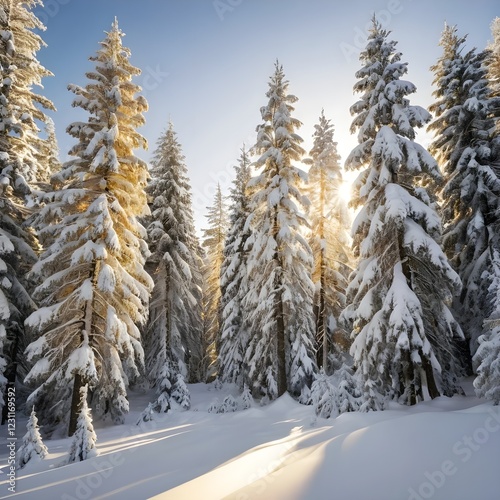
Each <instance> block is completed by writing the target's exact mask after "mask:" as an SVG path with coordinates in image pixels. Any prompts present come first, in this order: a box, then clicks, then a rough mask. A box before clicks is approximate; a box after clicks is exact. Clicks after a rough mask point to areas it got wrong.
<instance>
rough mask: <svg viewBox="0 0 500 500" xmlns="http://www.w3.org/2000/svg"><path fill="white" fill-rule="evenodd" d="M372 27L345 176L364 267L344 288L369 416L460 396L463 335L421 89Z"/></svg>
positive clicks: (393, 46) (393, 47) (356, 243)
mask: <svg viewBox="0 0 500 500" xmlns="http://www.w3.org/2000/svg"><path fill="white" fill-rule="evenodd" d="M388 35H389V32H388V31H386V30H384V29H383V28H382V26H381V25H380V23H379V22H378V21H376V19H375V18H374V19H373V27H372V29H371V30H370V35H369V38H368V42H367V46H366V49H365V50H364V51H363V52H362V53H361V54H360V60H361V63H362V64H363V67H362V69H360V70H359V71H358V72H357V73H356V77H357V78H358V79H359V80H358V82H357V83H356V84H355V86H354V90H355V92H358V93H361V94H362V96H361V99H360V100H359V101H358V102H356V103H355V104H354V105H353V106H352V107H351V114H353V115H354V116H355V118H354V121H353V124H352V126H351V130H352V132H355V131H358V141H359V145H358V146H357V147H356V148H354V150H353V151H352V152H351V154H350V155H349V157H348V159H347V161H346V167H347V168H349V169H350V170H360V173H359V176H358V178H357V180H356V181H355V185H354V194H353V199H352V200H353V201H352V203H353V206H354V207H355V208H358V207H360V208H361V210H360V212H359V214H358V216H357V217H356V219H355V221H354V224H353V229H352V232H353V235H354V252H355V255H356V256H357V257H359V259H360V261H359V264H358V267H357V270H356V272H355V273H354V274H353V278H352V281H351V283H350V285H349V288H348V298H347V302H348V304H350V305H349V306H348V308H347V309H346V311H345V313H344V315H345V317H346V318H347V319H348V320H350V321H352V330H353V331H352V335H353V338H354V342H353V345H352V347H351V354H352V356H353V358H354V362H355V365H356V367H357V370H358V373H359V375H360V377H361V381H362V384H363V392H364V395H363V406H362V409H363V410H369V409H377V408H380V407H382V405H383V401H382V400H381V398H380V396H382V397H389V398H393V399H398V400H399V401H400V402H401V403H404V404H415V403H416V402H417V401H419V400H423V399H425V398H426V397H427V395H430V397H432V398H434V397H436V396H439V395H440V393H441V392H443V393H445V394H447V395H451V394H453V393H454V392H457V391H458V390H459V388H458V386H457V383H456V377H457V376H458V375H459V373H457V372H458V368H457V366H456V365H457V363H456V360H455V351H456V348H455V342H456V339H457V338H461V336H462V333H461V330H460V327H459V326H458V324H457V323H456V322H455V320H454V319H453V316H452V315H451V312H450V311H449V309H448V305H447V304H449V303H450V301H451V298H452V295H453V293H456V292H458V290H459V289H460V280H459V278H458V276H457V275H456V273H455V272H454V271H453V270H452V269H451V267H450V266H449V264H448V262H447V260H446V258H445V256H444V254H443V253H442V251H441V248H440V246H439V239H440V231H441V221H440V218H439V217H438V215H437V214H436V211H435V209H434V204H433V202H432V200H431V199H430V196H429V194H428V192H427V190H426V186H428V185H432V183H433V182H436V181H438V180H439V179H440V173H439V170H438V167H437V164H436V162H435V160H434V159H433V158H432V157H431V156H430V155H429V153H428V152H427V151H426V150H425V149H424V148H423V147H422V146H420V145H419V144H418V143H416V142H415V141H414V137H415V132H414V127H421V126H422V125H424V124H425V123H426V122H428V121H429V120H430V115H429V113H428V112H427V111H425V110H424V109H423V108H421V107H419V106H410V104H409V100H408V98H407V96H408V95H409V94H411V93H413V92H415V86H414V85H413V84H412V83H410V82H408V81H404V80H401V77H402V76H403V75H404V74H405V73H406V72H407V64H406V63H402V62H401V54H400V53H399V52H396V42H394V41H389V40H388Z"/></svg>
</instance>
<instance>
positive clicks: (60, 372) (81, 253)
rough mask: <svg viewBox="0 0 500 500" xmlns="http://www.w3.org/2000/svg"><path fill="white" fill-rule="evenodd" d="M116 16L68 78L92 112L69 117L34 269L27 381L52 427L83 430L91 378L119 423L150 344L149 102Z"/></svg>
mask: <svg viewBox="0 0 500 500" xmlns="http://www.w3.org/2000/svg"><path fill="white" fill-rule="evenodd" d="M122 37H123V33H122V32H121V31H120V29H119V28H118V23H117V21H116V20H115V22H114V23H113V25H112V28H111V30H110V32H109V33H107V35H106V38H105V40H104V41H102V42H101V48H100V49H99V51H98V52H97V55H96V56H95V57H92V58H91V60H92V61H94V62H95V63H96V69H95V71H93V72H90V73H88V74H87V77H88V78H89V79H90V80H91V82H90V83H89V84H88V85H87V86H86V87H79V86H76V85H71V86H70V89H71V90H72V91H73V92H74V93H75V94H76V95H77V97H76V99H75V102H74V105H75V106H78V107H81V108H82V109H84V110H85V111H87V112H88V113H89V114H90V117H89V119H88V121H87V122H77V123H72V124H71V125H70V126H69V127H68V132H69V134H70V135H72V136H73V137H75V138H76V139H78V143H77V144H76V145H75V146H74V147H73V148H72V149H71V151H70V155H71V156H73V157H74V159H72V160H70V161H68V162H67V163H65V164H64V166H63V168H62V170H61V171H60V172H59V173H58V174H57V175H56V178H55V180H56V181H57V182H58V183H59V189H58V190H56V191H54V192H52V193H48V194H47V195H46V205H45V206H44V207H43V209H42V210H41V214H40V220H42V221H44V222H45V224H46V225H45V226H44V227H42V228H41V230H40V237H41V238H42V240H45V241H47V240H48V241H51V242H52V244H50V246H48V247H47V248H46V250H45V251H44V253H43V254H42V256H41V258H40V260H39V262H38V263H37V264H36V265H35V266H34V268H33V274H34V275H35V276H36V277H38V278H39V279H40V280H41V284H40V285H39V286H38V287H37V289H36V297H37V298H38V300H39V301H40V305H41V306H42V307H41V308H40V309H39V310H38V311H36V312H34V313H33V314H32V315H31V316H30V317H29V318H28V319H27V324H28V325H29V326H31V327H32V328H33V329H35V330H38V331H39V333H40V336H39V338H38V339H37V340H35V341H34V342H32V343H31V344H30V346H29V347H28V349H27V355H28V358H29V359H31V360H35V361H36V363H35V364H34V366H33V367H32V369H31V371H30V373H29V374H28V376H27V382H29V383H31V384H33V385H35V387H36V389H35V391H34V392H33V393H32V394H31V396H30V397H29V404H35V406H36V407H37V409H38V412H39V416H40V419H41V420H42V422H43V423H44V424H47V425H48V424H50V425H51V426H53V425H57V424H59V423H60V422H66V421H67V419H68V417H69V419H70V425H69V434H70V435H71V434H73V432H74V430H75V428H76V420H77V417H78V414H79V410H80V408H79V402H80V388H81V387H83V386H84V385H86V384H88V385H89V388H90V389H91V390H92V389H93V390H92V393H91V401H92V407H93V409H94V414H95V416H96V417H97V416H98V417H105V418H111V419H112V420H114V421H115V422H121V421H122V419H123V415H124V414H125V413H126V412H127V411H128V401H127V398H126V394H127V386H128V385H129V384H131V383H133V382H134V380H135V379H137V378H138V377H139V367H140V366H142V364H143V349H142V346H141V341H140V333H139V328H138V325H140V324H141V323H144V322H145V321H146V319H147V312H148V300H149V294H150V292H151V290H152V288H153V282H152V279H151V278H150V277H149V275H148V274H147V273H146V271H145V270H144V262H145V258H146V256H147V254H148V249H147V245H146V243H145V241H144V239H143V238H144V237H145V236H146V231H145V229H144V228H143V227H142V226H141V225H140V224H139V222H138V220H137V218H138V217H140V216H144V215H146V213H147V210H148V207H147V199H146V194H145V186H146V182H147V179H148V170H147V165H146V163H145V162H144V161H142V160H140V159H139V158H138V157H137V156H135V155H134V149H136V148H140V147H143V148H144V147H146V145H147V144H146V140H145V139H144V138H143V137H142V136H141V135H140V134H139V133H138V132H137V131H136V128H137V127H139V126H140V125H142V124H143V123H144V118H143V114H142V113H143V112H144V111H145V110H146V109H147V103H146V100H145V99H144V98H143V97H142V96H136V94H137V93H138V92H139V91H140V88H139V87H138V86H137V85H135V84H134V83H132V77H133V76H135V75H138V74H139V73H140V70H139V69H137V68H135V67H134V66H132V65H131V64H130V63H129V61H128V59H129V57H130V50H129V49H127V48H125V47H124V46H123V45H122Z"/></svg>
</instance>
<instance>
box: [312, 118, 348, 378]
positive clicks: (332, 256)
mask: <svg viewBox="0 0 500 500" xmlns="http://www.w3.org/2000/svg"><path fill="white" fill-rule="evenodd" d="M313 137H314V144H313V147H312V149H311V151H310V152H309V155H310V157H311V160H310V161H309V162H308V163H310V164H311V168H310V169H309V186H308V196H309V200H310V202H311V205H310V207H309V213H310V222H311V236H310V240H309V243H310V245H311V249H312V252H313V256H314V268H313V281H314V284H315V295H314V310H315V318H316V343H317V346H318V351H317V363H318V366H320V367H323V369H324V370H325V371H326V373H330V372H331V371H332V368H333V366H332V364H335V360H337V358H340V356H341V354H340V352H339V346H337V345H335V344H334V343H333V335H334V332H335V331H336V330H337V329H338V326H337V325H338V319H339V316H340V314H341V312H342V310H343V309H344V308H345V289H346V287H347V277H348V275H349V267H348V265H349V264H350V260H351V257H350V249H349V245H350V238H349V232H348V231H349V228H350V217H349V213H348V210H347V206H346V204H345V202H344V201H343V200H342V198H341V191H342V187H343V180H342V172H341V169H340V163H339V162H340V156H339V154H338V153H337V143H336V142H334V140H333V125H332V124H331V123H330V120H327V119H326V117H325V115H324V112H323V111H322V112H321V116H320V118H319V123H318V124H317V125H315V132H314V136H313ZM329 357H330V358H334V359H333V360H332V359H330V361H329ZM332 361H333V363H332ZM337 361H338V360H337Z"/></svg>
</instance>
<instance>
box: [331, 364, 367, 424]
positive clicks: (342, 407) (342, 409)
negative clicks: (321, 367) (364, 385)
mask: <svg viewBox="0 0 500 500" xmlns="http://www.w3.org/2000/svg"><path fill="white" fill-rule="evenodd" d="M335 378H336V382H337V389H336V391H335V398H334V404H335V407H336V409H337V411H338V413H339V414H342V413H347V412H350V411H358V410H359V409H360V404H361V402H360V398H361V394H360V391H359V387H358V380H357V378H356V377H355V375H353V373H352V370H351V368H350V367H349V366H347V365H346V364H345V362H344V363H342V365H341V367H340V368H339V369H338V370H337V371H336V372H335Z"/></svg>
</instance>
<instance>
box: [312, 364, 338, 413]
mask: <svg viewBox="0 0 500 500" xmlns="http://www.w3.org/2000/svg"><path fill="white" fill-rule="evenodd" d="M310 399H311V403H312V406H313V408H314V413H316V415H317V416H318V417H321V418H330V417H336V416H337V415H338V411H337V407H336V400H337V390H336V388H335V387H334V386H333V384H332V382H331V381H330V379H329V377H328V376H327V375H326V374H325V371H324V370H323V368H320V371H319V373H318V374H317V375H316V378H315V380H314V382H313V383H312V386H311V395H310Z"/></svg>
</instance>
